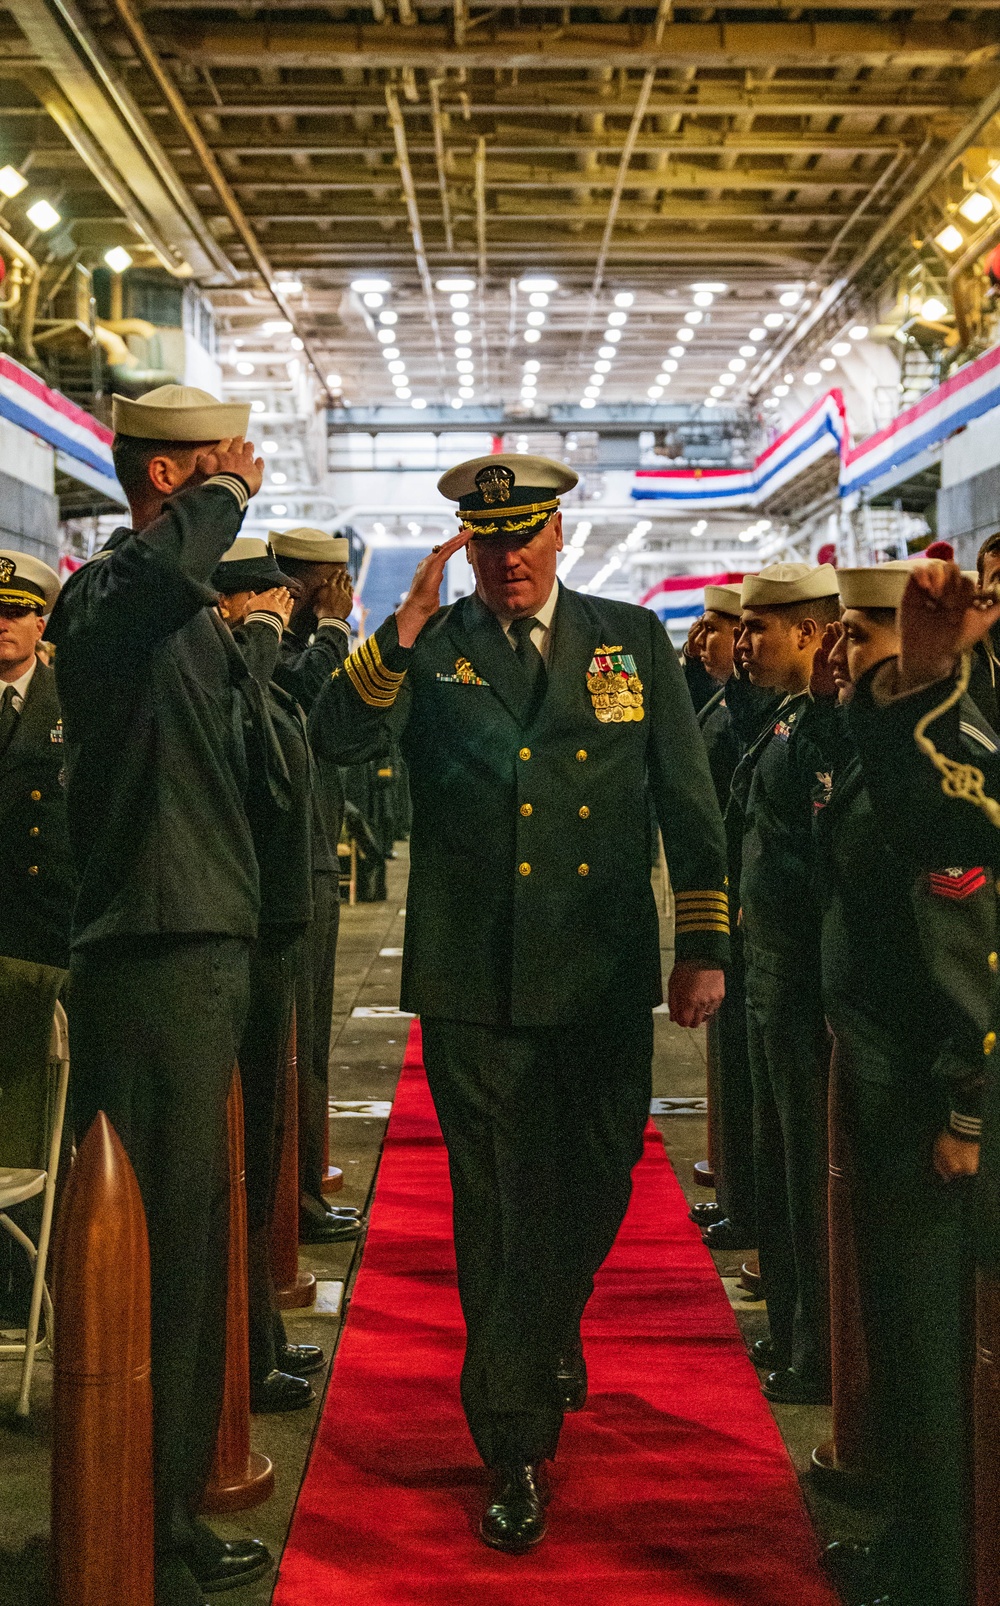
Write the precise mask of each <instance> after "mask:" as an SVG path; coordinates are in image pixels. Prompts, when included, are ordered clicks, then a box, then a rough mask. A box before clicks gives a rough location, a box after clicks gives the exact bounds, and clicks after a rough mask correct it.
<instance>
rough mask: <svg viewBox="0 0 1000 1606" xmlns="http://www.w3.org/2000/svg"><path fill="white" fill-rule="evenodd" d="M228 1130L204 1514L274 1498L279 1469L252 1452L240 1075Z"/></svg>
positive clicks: (228, 1108) (232, 1096)
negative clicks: (220, 1370) (224, 1255)
mask: <svg viewBox="0 0 1000 1606" xmlns="http://www.w3.org/2000/svg"><path fill="white" fill-rule="evenodd" d="M226 1119H227V1122H228V1127H229V1281H228V1292H227V1295H226V1380H225V1386H224V1390H223V1396H222V1413H221V1415H220V1417H219V1432H218V1436H217V1438H216V1441H215V1457H214V1459H213V1461H212V1470H211V1472H210V1473H209V1475H208V1484H207V1486H206V1488H205V1493H204V1495H203V1496H202V1502H201V1509H202V1511H216V1512H217V1511H245V1510H246V1509H247V1508H248V1507H250V1506H259V1505H261V1504H262V1503H263V1501H265V1500H267V1499H269V1498H270V1496H271V1495H272V1494H273V1493H274V1467H273V1466H272V1465H271V1462H270V1461H269V1460H268V1458H267V1456H266V1455H261V1454H260V1452H259V1451H257V1450H252V1449H251V1448H250V1339H249V1329H248V1316H247V1195H246V1173H245V1164H244V1156H243V1089H242V1087H241V1085H240V1073H239V1070H238V1069H237V1070H234V1071H233V1083H232V1086H231V1088H230V1089H229V1101H228V1103H227V1105H226Z"/></svg>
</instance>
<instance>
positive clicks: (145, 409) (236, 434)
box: [111, 385, 250, 441]
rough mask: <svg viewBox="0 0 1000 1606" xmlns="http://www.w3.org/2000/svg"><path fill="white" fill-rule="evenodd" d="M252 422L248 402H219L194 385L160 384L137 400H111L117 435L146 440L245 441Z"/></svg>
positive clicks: (114, 428)
mask: <svg viewBox="0 0 1000 1606" xmlns="http://www.w3.org/2000/svg"><path fill="white" fill-rule="evenodd" d="M249 423H250V403H249V402H220V401H219V400H218V398H217V397H216V396H212V395H210V394H209V392H208V391H207V390H198V389H197V387H196V386H195V385H159V386H158V387H157V389H156V390H150V391H147V392H146V394H145V396H140V397H139V398H138V399H137V400H136V401H132V400H130V398H129V397H128V396H114V397H112V403H111V427H112V429H113V430H114V432H115V434H116V435H132V436H137V437H138V438H139V439H140V440H144V441H228V440H235V439H237V438H239V439H242V438H243V437H244V436H245V435H246V432H247V426H248V425H249Z"/></svg>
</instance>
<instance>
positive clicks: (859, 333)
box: [847, 323, 868, 340]
mask: <svg viewBox="0 0 1000 1606" xmlns="http://www.w3.org/2000/svg"><path fill="white" fill-rule="evenodd" d="M847 333H848V335H849V336H850V338H851V339H852V340H866V339H867V338H868V325H867V324H866V323H856V324H854V326H853V327H852V328H851V329H848V331H847Z"/></svg>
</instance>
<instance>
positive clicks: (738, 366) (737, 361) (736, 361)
mask: <svg viewBox="0 0 1000 1606" xmlns="http://www.w3.org/2000/svg"><path fill="white" fill-rule="evenodd" d="M746 365H747V360H746V358H745V357H731V358H730V359H729V368H730V372H731V373H734V374H741V373H742V372H743V370H744V368H745V367H746Z"/></svg>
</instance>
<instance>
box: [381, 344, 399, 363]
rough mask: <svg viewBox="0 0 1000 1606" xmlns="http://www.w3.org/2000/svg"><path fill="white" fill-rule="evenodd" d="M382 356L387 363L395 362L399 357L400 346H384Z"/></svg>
mask: <svg viewBox="0 0 1000 1606" xmlns="http://www.w3.org/2000/svg"><path fill="white" fill-rule="evenodd" d="M382 355H383V357H384V358H385V360H386V362H395V360H396V358H397V357H398V356H399V347H398V346H383V348H382Z"/></svg>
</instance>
